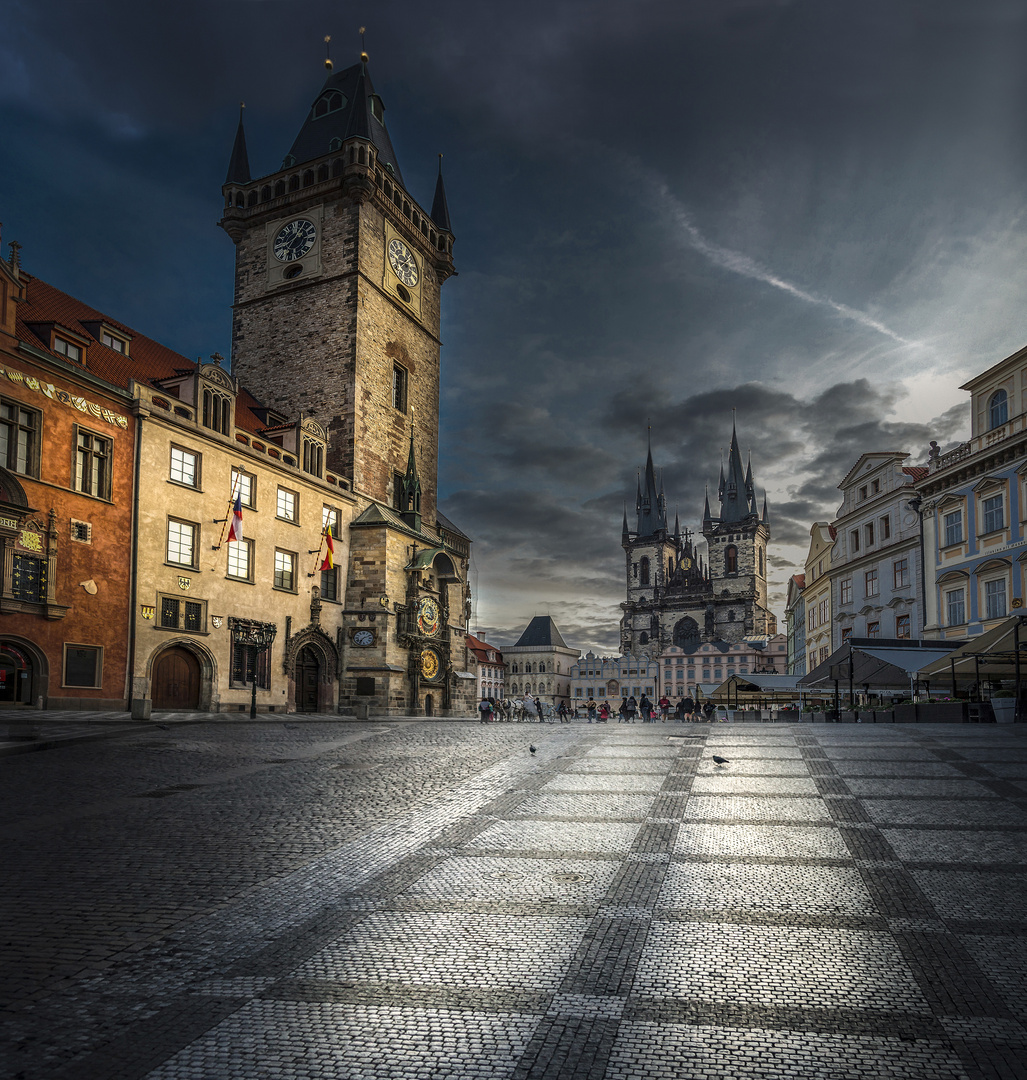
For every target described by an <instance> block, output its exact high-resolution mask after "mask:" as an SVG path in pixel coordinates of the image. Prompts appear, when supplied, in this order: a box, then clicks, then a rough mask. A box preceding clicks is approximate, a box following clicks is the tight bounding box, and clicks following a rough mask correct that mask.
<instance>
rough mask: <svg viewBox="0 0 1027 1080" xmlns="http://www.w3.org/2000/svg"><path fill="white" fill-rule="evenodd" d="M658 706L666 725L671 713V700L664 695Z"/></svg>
mask: <svg viewBox="0 0 1027 1080" xmlns="http://www.w3.org/2000/svg"><path fill="white" fill-rule="evenodd" d="M656 704H657V706H658V707H659V709H660V716H661V717H662V718H663V722H664V723H666V722H667V713H669V712H670V698H669V697H667V695H666V694H664V695H663V696H662V697H661V698H660V700H659V701H658V702H657V703H656Z"/></svg>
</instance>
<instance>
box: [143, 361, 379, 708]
mask: <svg viewBox="0 0 1027 1080" xmlns="http://www.w3.org/2000/svg"><path fill="white" fill-rule="evenodd" d="M150 345H151V346H153V347H156V346H154V343H150ZM177 359H178V360H179V364H181V358H177ZM132 387H133V390H134V393H135V397H136V402H137V411H138V417H139V475H140V476H142V477H145V478H146V479H145V482H142V483H141V484H140V485H139V494H138V510H137V514H138V519H137V520H138V529H137V531H138V536H139V542H138V550H137V553H136V560H137V564H136V603H135V608H134V620H135V655H134V664H133V695H132V696H133V699H134V702H135V706H134V707H135V711H136V713H137V714H138V715H147V714H148V713H149V711H150V709H151V708H155V709H182V710H190V709H200V710H204V711H206V710H210V711H234V710H246V709H248V708H249V706H250V701H251V693H252V681H253V675H254V667H253V656H252V653H250V652H249V651H248V650H246V649H245V648H237V647H236V646H235V645H234V644H233V633H232V630H233V627H234V626H236V625H238V624H239V623H242V624H252V623H273V624H274V625H275V627H276V636H275V638H274V641H273V643H272V645H271V647H270V649H269V650H267V651H266V652H264V653H262V654H261V655H260V657H259V659H258V661H257V663H256V680H257V696H256V700H257V707H258V709H259V710H260V711H261V712H266V711H272V712H294V711H297V710H298V711H308V712H333V711H335V710H336V708H337V705H338V694H337V687H338V677H339V674H340V670H341V663H342V658H343V654H344V652H345V649H346V646H347V644H348V643H347V642H346V641H345V640H344V637H345V635H344V633H343V625H344V622H345V620H344V617H343V610H344V606H343V603H342V600H343V596H344V589H343V581H342V577H343V575H344V573H345V569H344V568H345V567H346V565H347V560H348V554H349V551H348V536H349V524H350V522H351V520H352V519H353V517H354V511H355V506H356V500H355V498H354V496H353V494H352V493H351V492H350V491H349V490H347V488H348V485H347V484H346V482H345V481H343V480H342V479H341V478H339V477H338V476H335V475H334V474H332V473H330V472H328V471H327V470H326V469H325V467H324V461H325V443H326V438H325V432H324V430H323V429H322V428H321V427H320V425H318V424H317V423H315V422H313V421H310V420H305V421H296V422H292V423H289V422H287V421H286V419H285V418H283V417H280V416H277V415H275V414H273V413H268V412H267V411H266V410H261V409H260V408H259V407H258V406H256V404H255V403H254V402H253V399H252V398H250V397H249V395H247V394H245V392H243V393H242V394H240V392H239V388H238V385H237V383H236V382H235V381H234V380H233V379H232V378H231V377H230V376H229V375H228V374H227V373H226V372H224V371H223V370H222V369H221V368H220V366H218V365H217V364H203V365H199V366H194V367H193V368H192V369H191V370H188V369H186V370H182V368H181V366H179V367H178V368H177V371H176V373H175V374H173V375H172V376H171V377H166V378H160V379H151V380H149V382H148V384H144V383H142V382H139V381H136V382H134V383H133V384H132ZM236 495H238V497H239V502H240V507H241V514H242V516H241V522H242V532H243V537H242V539H241V540H238V541H228V539H227V535H228V529H229V526H230V524H231V519H232V516H233V513H232V510H233V500H234V497H235V496H236ZM326 529H327V530H328V531H329V532H330V533H331V534H332V537H333V539H332V543H333V546H334V563H335V567H334V569H326V570H325V571H323V572H322V571H321V570H320V565H321V563H322V562H323V561H324V557H325V554H326V545H327V541H326V540H324V539H323V534H324V531H325V530H326ZM372 614H377V613H376V612H373V613H372ZM366 627H367V631H369V632H370V633H371V634H372V635H373V634H374V632H375V621H374V620H373V619H370V618H369V619H368V620H367V621H366Z"/></svg>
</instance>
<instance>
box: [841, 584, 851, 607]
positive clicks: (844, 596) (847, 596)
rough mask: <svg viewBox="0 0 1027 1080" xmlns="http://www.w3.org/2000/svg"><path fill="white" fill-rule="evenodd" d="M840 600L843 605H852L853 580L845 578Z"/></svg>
mask: <svg viewBox="0 0 1027 1080" xmlns="http://www.w3.org/2000/svg"><path fill="white" fill-rule="evenodd" d="M839 599H840V600H841V602H842V603H843V604H851V603H852V578H843V579H842V583H841V589H840V597H839Z"/></svg>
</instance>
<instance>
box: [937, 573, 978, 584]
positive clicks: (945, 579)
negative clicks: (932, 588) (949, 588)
mask: <svg viewBox="0 0 1027 1080" xmlns="http://www.w3.org/2000/svg"><path fill="white" fill-rule="evenodd" d="M969 578H970V575H969V574H968V573H967V572H966V571H965V570H950V571H949V572H948V573H947V574H942V575H941V577H939V578H938V579H937V582H936V583H937V584H938V585H962V584H964V583H965V582H966V581H968V580H969Z"/></svg>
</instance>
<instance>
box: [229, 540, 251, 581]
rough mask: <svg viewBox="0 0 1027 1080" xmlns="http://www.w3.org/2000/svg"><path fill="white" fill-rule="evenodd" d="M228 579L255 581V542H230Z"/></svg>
mask: <svg viewBox="0 0 1027 1080" xmlns="http://www.w3.org/2000/svg"><path fill="white" fill-rule="evenodd" d="M227 573H228V577H232V578H239V580H240V581H252V580H253V541H252V540H229V541H228V572H227Z"/></svg>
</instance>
